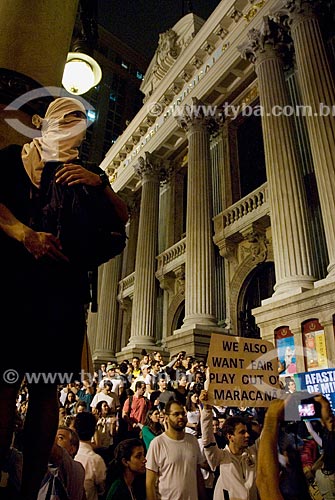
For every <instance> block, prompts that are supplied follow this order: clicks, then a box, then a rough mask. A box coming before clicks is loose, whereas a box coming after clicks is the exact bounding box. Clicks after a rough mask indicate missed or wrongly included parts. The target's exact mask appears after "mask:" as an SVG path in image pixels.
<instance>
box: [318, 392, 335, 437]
mask: <svg viewBox="0 0 335 500" xmlns="http://www.w3.org/2000/svg"><path fill="white" fill-rule="evenodd" d="M314 400H315V401H316V402H317V403H320V405H321V423H322V425H324V427H325V428H326V429H327V430H328V431H334V430H335V419H334V415H333V412H332V410H331V407H330V403H329V401H328V399H327V398H325V397H324V396H321V394H318V395H317V396H314Z"/></svg>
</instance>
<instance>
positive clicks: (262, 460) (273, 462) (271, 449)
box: [256, 399, 285, 500]
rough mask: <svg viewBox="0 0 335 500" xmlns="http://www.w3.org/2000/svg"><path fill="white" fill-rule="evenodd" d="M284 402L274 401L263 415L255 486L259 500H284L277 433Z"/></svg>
mask: <svg viewBox="0 0 335 500" xmlns="http://www.w3.org/2000/svg"><path fill="white" fill-rule="evenodd" d="M284 408H285V401H284V400H282V399H274V400H273V401H271V404H270V406H269V408H268V410H267V412H266V414H265V419H264V425H263V429H262V433H261V436H260V438H259V443H258V453H257V473H256V485H257V488H258V492H259V495H260V499H261V500H269V499H271V500H284V498H283V496H282V494H281V492H280V488H279V461H278V447H277V442H278V432H279V422H280V421H281V420H282V419H283V416H284Z"/></svg>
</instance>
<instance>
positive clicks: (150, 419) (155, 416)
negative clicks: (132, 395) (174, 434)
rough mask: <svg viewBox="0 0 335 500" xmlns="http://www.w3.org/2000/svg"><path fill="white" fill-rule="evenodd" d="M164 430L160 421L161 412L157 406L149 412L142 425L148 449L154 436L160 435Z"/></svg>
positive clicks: (142, 433) (143, 437)
mask: <svg viewBox="0 0 335 500" xmlns="http://www.w3.org/2000/svg"><path fill="white" fill-rule="evenodd" d="M163 432H164V428H163V426H162V424H161V422H160V412H159V410H158V408H157V407H156V406H155V407H154V408H151V409H150V410H149V411H148V412H147V416H146V418H145V422H144V426H143V427H142V431H141V436H142V439H143V441H144V444H145V448H146V451H148V448H149V444H150V443H151V441H152V440H153V438H154V437H156V436H159V435H160V434H162V433H163Z"/></svg>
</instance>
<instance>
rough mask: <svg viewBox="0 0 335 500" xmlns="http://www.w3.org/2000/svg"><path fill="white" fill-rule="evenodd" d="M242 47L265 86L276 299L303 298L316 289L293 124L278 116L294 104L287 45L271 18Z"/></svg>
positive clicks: (261, 89)
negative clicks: (285, 58)
mask: <svg viewBox="0 0 335 500" xmlns="http://www.w3.org/2000/svg"><path fill="white" fill-rule="evenodd" d="M239 48H240V51H241V53H242V55H243V56H244V57H247V58H249V59H250V60H251V61H252V62H253V63H254V64H255V70H256V73H257V76H258V83H259V96H260V103H261V106H262V126H263V135H264V147H265V159H266V173H267V180H268V187H269V197H270V207H271V230H272V239H273V251H274V261H275V271H276V285H275V287H274V289H275V293H274V295H281V294H283V293H286V294H293V293H298V292H300V291H302V290H303V289H308V288H313V281H315V278H314V272H313V261H312V257H311V256H312V251H311V240H310V233H309V226H308V217H307V204H306V194H305V191H304V186H303V180H302V173H301V168H300V165H299V156H298V152H297V149H296V144H295V133H294V127H293V119H292V117H291V116H284V114H283V113H277V111H276V110H282V109H283V107H284V106H286V105H287V104H288V103H289V96H288V90H287V87H286V82H285V76H284V62H283V58H282V55H283V54H284V52H283V51H285V50H286V45H285V40H284V39H283V33H282V32H281V31H280V30H279V28H278V25H277V24H276V23H274V22H273V21H270V20H269V18H267V17H265V18H264V24H263V26H262V27H261V29H260V30H257V29H253V30H251V31H250V32H249V41H248V42H247V43H246V44H245V45H243V46H240V47H239Z"/></svg>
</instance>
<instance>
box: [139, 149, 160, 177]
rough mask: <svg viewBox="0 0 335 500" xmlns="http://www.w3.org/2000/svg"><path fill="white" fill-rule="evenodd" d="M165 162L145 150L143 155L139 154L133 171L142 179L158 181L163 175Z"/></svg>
mask: <svg viewBox="0 0 335 500" xmlns="http://www.w3.org/2000/svg"><path fill="white" fill-rule="evenodd" d="M166 166H167V165H166V162H165V161H163V160H162V159H161V158H159V157H158V156H156V155H155V154H153V153H149V152H148V151H146V152H145V153H144V156H140V157H139V159H138V162H137V163H136V164H135V165H134V169H135V172H136V173H137V174H138V175H139V176H140V177H141V179H142V181H143V180H145V179H146V180H148V179H151V180H157V181H160V180H162V179H163V178H164V177H165V171H166Z"/></svg>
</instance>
